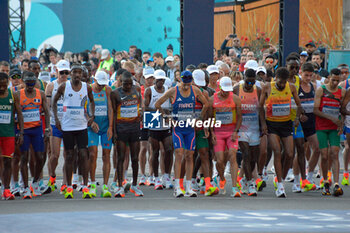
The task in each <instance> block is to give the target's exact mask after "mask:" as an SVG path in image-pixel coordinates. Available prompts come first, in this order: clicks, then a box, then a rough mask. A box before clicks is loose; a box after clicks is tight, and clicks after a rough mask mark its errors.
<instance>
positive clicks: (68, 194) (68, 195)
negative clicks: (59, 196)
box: [61, 185, 73, 199]
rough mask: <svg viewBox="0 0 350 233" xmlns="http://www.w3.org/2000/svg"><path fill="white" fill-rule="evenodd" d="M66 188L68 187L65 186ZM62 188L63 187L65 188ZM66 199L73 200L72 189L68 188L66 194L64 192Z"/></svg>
mask: <svg viewBox="0 0 350 233" xmlns="http://www.w3.org/2000/svg"><path fill="white" fill-rule="evenodd" d="M63 186H66V185H63ZM63 186H62V187H63ZM61 189H62V188H61ZM64 198H65V199H73V188H72V187H69V188H68V187H67V186H66V188H65V192H64Z"/></svg>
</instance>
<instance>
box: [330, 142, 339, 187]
mask: <svg viewBox="0 0 350 233" xmlns="http://www.w3.org/2000/svg"><path fill="white" fill-rule="evenodd" d="M339 149H340V148H339V146H331V147H330V150H331V157H332V162H333V163H332V172H333V180H334V183H338V182H339ZM328 178H330V177H328Z"/></svg>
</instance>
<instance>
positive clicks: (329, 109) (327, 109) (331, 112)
mask: <svg viewBox="0 0 350 233" xmlns="http://www.w3.org/2000/svg"><path fill="white" fill-rule="evenodd" d="M322 112H323V113H324V114H327V115H328V116H331V117H334V118H338V117H339V107H334V106H323V108H322Z"/></svg>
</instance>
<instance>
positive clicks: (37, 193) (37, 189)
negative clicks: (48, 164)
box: [31, 182, 41, 197]
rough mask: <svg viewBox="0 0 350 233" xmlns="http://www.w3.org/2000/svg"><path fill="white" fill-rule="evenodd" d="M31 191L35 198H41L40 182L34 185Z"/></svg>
mask: <svg viewBox="0 0 350 233" xmlns="http://www.w3.org/2000/svg"><path fill="white" fill-rule="evenodd" d="M31 190H32V192H33V196H34V197H37V196H41V192H40V187H39V183H38V182H34V183H32V185H31Z"/></svg>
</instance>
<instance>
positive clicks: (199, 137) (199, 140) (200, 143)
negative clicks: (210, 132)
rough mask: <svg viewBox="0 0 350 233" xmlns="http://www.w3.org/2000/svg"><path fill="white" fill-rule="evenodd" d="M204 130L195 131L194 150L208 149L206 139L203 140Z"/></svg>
mask: <svg viewBox="0 0 350 233" xmlns="http://www.w3.org/2000/svg"><path fill="white" fill-rule="evenodd" d="M204 137H205V133H204V130H203V129H202V130H199V131H196V149H197V150H199V149H202V148H209V142H208V138H204Z"/></svg>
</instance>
